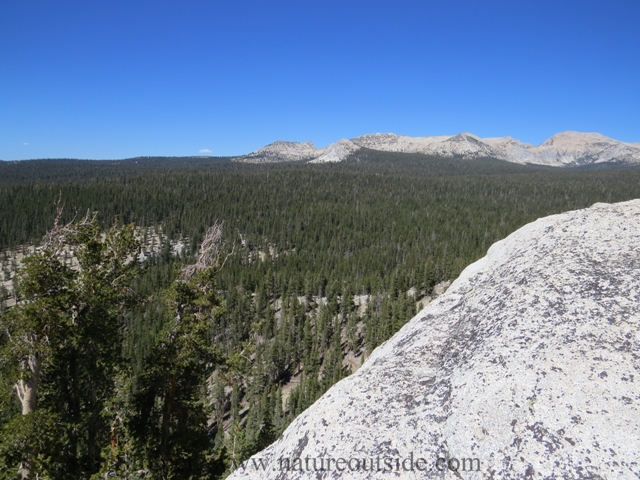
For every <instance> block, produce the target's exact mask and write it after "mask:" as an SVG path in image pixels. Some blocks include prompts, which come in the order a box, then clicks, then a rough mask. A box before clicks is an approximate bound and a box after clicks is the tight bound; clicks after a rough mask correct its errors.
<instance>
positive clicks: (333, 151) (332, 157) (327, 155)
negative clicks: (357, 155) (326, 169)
mask: <svg viewBox="0 0 640 480" xmlns="http://www.w3.org/2000/svg"><path fill="white" fill-rule="evenodd" d="M359 148H360V147H359V146H358V145H356V144H355V143H353V142H351V141H350V140H347V139H346V138H343V139H342V140H339V141H337V142H336V143H332V144H331V145H329V146H328V147H327V148H325V149H324V151H323V153H322V155H320V156H319V157H318V158H316V159H315V160H311V161H310V162H309V163H327V162H340V161H342V160H344V159H345V158H347V157H348V156H349V155H351V154H352V153H353V152H355V151H356V150H358V149H359Z"/></svg>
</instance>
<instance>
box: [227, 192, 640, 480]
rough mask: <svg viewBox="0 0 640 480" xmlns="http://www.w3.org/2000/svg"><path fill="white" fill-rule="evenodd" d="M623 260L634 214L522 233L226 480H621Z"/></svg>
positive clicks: (629, 319)
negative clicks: (331, 479)
mask: <svg viewBox="0 0 640 480" xmlns="http://www.w3.org/2000/svg"><path fill="white" fill-rule="evenodd" d="M638 245H640V200H633V201H630V202H625V203H620V204H612V205H609V204H595V205H594V206H593V207H591V208H588V209H585V210H578V211H573V212H567V213H563V214H560V215H553V216H550V217H545V218H541V219H539V220H537V221H535V222H533V223H530V224H528V225H526V226H524V227H522V228H521V229H519V230H517V231H516V232H514V233H513V234H511V235H510V236H509V237H507V238H506V239H504V240H502V241H500V242H497V243H496V244H494V245H493V246H492V247H491V248H490V249H489V251H488V253H487V255H486V256H485V257H484V258H482V259H481V260H479V261H477V262H476V263H474V264H472V265H470V266H469V267H467V268H466V269H465V270H464V271H463V272H462V274H461V275H460V277H459V278H458V279H457V280H456V281H455V282H454V283H453V284H452V285H451V286H450V287H449V289H448V290H447V292H446V293H445V294H443V295H442V296H441V297H439V298H438V299H437V300H435V301H434V302H432V303H431V304H430V305H428V306H427V307H426V308H425V309H423V310H422V311H421V312H420V313H419V314H418V315H416V316H415V317H414V318H413V319H412V320H411V321H410V322H409V323H408V324H406V325H405V326H404V327H403V328H402V329H401V330H400V331H399V332H398V333H397V334H396V335H395V336H393V337H392V338H391V339H390V340H388V341H387V342H385V343H384V344H383V345H381V346H380V347H378V348H377V349H376V350H375V351H374V352H373V353H372V354H371V356H370V357H369V358H368V359H367V360H366V362H365V363H364V365H363V366H362V367H361V368H360V369H359V370H358V371H357V372H356V373H354V374H353V375H351V376H350V377H348V378H346V379H344V380H342V381H341V382H339V383H337V384H336V385H334V386H333V387H332V388H331V389H330V390H329V391H328V392H327V393H325V394H324V395H323V396H322V397H321V398H320V399H319V400H318V401H317V402H316V403H315V404H314V405H312V406H311V407H310V408H309V409H308V410H306V411H305V412H303V413H302V414H301V415H300V416H299V417H298V418H297V419H296V420H295V421H294V422H293V423H292V424H291V425H290V426H289V428H287V430H286V431H285V432H284V433H283V435H282V436H281V438H280V439H279V440H278V441H277V442H275V443H274V444H273V445H271V446H270V447H268V448H267V449H266V450H264V451H262V452H260V453H259V454H257V455H256V456H255V457H253V459H252V460H250V461H248V462H246V463H245V464H244V468H239V469H238V470H236V472H235V473H234V474H233V475H232V477H230V478H232V479H241V478H242V479H245V478H254V479H258V478H260V479H279V480H284V479H287V480H295V479H301V478H314V479H320V478H349V479H364V478H387V477H388V478H407V479H410V478H411V479H413V478H451V479H454V478H455V479H459V478H464V479H479V478H484V479H521V478H531V479H533V478H541V479H555V478H567V479H578V478H602V479H606V478H610V479H637V478H638V477H639V476H640V463H639V462H640V459H639V458H638V453H637V452H638V445H639V440H638V439H640V415H639V414H638V408H639V405H640V389H639V388H638V382H640V329H639V327H640V253H639V251H640V249H638V248H637V246H638ZM307 458H308V459H309V460H305V459H307ZM329 458H331V459H334V460H333V464H331V463H330V462H329V460H328V459H329ZM419 458H422V459H424V462H418V461H417V459H419ZM258 459H260V460H261V461H262V462H263V463H262V465H266V467H265V469H262V468H260V467H259V464H258V463H256V462H257V460H258ZM295 459H298V461H296V460H295ZM320 459H322V462H323V463H322V464H320ZM340 459H345V460H344V461H343V462H339V460H340ZM354 459H356V460H354ZM376 459H382V460H378V464H377V467H376V463H375V462H376ZM408 459H411V461H409V460H408ZM252 462H253V463H252ZM363 462H364V463H363ZM339 464H340V466H341V467H342V469H343V471H339V469H338V465H339ZM331 465H332V466H331ZM389 465H390V470H386V472H382V471H380V470H378V468H382V469H383V470H384V469H386V468H387V467H388V466H389ZM327 466H329V468H327ZM411 466H413V468H411ZM318 467H323V468H324V471H322V470H320V469H319V468H318ZM353 467H356V468H353ZM396 467H397V468H396ZM365 468H366V470H365ZM371 468H373V471H372V470H371ZM420 470H423V471H420Z"/></svg>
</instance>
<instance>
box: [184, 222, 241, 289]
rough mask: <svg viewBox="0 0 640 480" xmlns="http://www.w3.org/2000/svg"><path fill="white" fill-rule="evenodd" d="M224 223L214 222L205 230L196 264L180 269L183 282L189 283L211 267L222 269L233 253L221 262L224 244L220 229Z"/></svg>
mask: <svg viewBox="0 0 640 480" xmlns="http://www.w3.org/2000/svg"><path fill="white" fill-rule="evenodd" d="M223 225H224V222H218V221H216V222H215V223H214V224H213V225H212V226H211V227H209V229H208V230H207V233H206V235H205V236H204V239H203V240H202V243H201V244H200V252H199V253H198V258H197V259H196V263H194V264H192V265H187V266H186V267H184V268H183V269H182V279H183V280H184V281H185V282H188V281H190V280H191V279H192V278H193V277H194V276H195V275H196V274H198V272H201V271H202V270H205V269H207V268H211V267H218V268H222V267H223V266H224V264H225V262H226V261H227V259H228V258H229V257H230V256H231V254H232V253H233V250H232V251H231V252H230V253H228V254H227V255H226V256H225V257H224V259H223V260H222V262H221V258H222V254H223V249H224V242H223V240H222V227H223Z"/></svg>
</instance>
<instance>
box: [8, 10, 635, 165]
mask: <svg viewBox="0 0 640 480" xmlns="http://www.w3.org/2000/svg"><path fill="white" fill-rule="evenodd" d="M638 25H640V1H638V0H627V1H616V0H609V1H589V0H580V1H578V0H576V1H563V0H553V1H548V0H526V1H525V0H522V1H520V0H504V1H491V0H482V1H480V0H474V1H471V0H460V1H457V0H440V1H427V0H419V1H408V0H395V1H393V2H392V1H384V2H383V1H377V0H341V1H333V0H331V1H327V0H315V1H310V0H309V1H307V0H227V1H215V0H180V1H178V0H172V1H168V0H133V1H132V0H126V1H125V0H73V1H69V0H0V159H3V160H14V159H26V158H52V157H73V158H95V159H104V158H125V157H132V156H139V155H198V154H199V152H200V150H205V149H206V150H210V151H211V152H212V153H211V154H214V155H237V154H244V153H248V152H251V151H253V150H255V149H257V148H259V147H261V146H263V145H265V144H267V143H270V142H272V141H274V140H292V141H306V140H312V141H313V142H314V143H315V144H316V145H317V146H319V147H322V146H325V145H327V144H329V143H332V142H334V141H336V140H339V139H340V138H343V137H345V138H351V137H355V136H358V135H362V134H364V133H375V132H394V133H398V134H404V135H412V136H422V135H447V134H449V135H451V134H456V133H459V132H462V131H467V132H472V133H475V134H477V135H480V136H483V137H485V136H504V135H510V136H512V137H515V138H518V139H520V140H523V141H526V142H529V143H533V144H539V143H541V142H542V141H544V140H545V139H546V138H548V137H549V136H551V135H553V134H554V133H556V132H559V131H563V130H578V131H597V132H600V133H603V134H605V135H608V136H611V137H613V138H616V139H619V140H623V141H631V142H640V27H638Z"/></svg>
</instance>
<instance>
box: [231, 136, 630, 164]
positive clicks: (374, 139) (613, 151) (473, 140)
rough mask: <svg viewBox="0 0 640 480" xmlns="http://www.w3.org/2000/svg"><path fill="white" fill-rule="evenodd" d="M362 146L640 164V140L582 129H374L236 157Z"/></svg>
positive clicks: (531, 160)
mask: <svg viewBox="0 0 640 480" xmlns="http://www.w3.org/2000/svg"><path fill="white" fill-rule="evenodd" d="M360 148H369V149H372V150H380V151H384V152H406V153H424V154H427V155H438V156H443V157H460V158H467V159H477V158H495V159H498V160H504V161H507V162H511V163H520V164H527V163H528V164H534V165H547V166H552V167H577V166H585V165H594V164H602V163H615V164H638V163H640V146H639V145H638V144H637V143H625V142H619V141H618V140H614V139H612V138H609V137H605V136H604V135H601V134H599V133H580V132H561V133H558V134H556V135H554V136H553V137H551V138H549V139H548V140H546V141H545V142H544V143H542V144H541V145H539V146H534V145H530V144H528V143H523V142H521V141H519V140H516V139H514V138H511V137H499V138H480V137H477V136H475V135H473V134H471V133H460V134H458V135H454V136H452V137H450V136H439V137H407V136H404V135H395V134H393V133H374V134H370V135H363V136H361V137H357V138H353V139H351V140H346V139H342V140H340V141H338V142H336V143H333V144H331V145H329V146H328V147H325V148H323V149H317V148H315V147H314V146H313V144H312V143H311V142H307V143H296V142H274V143H272V144H270V145H267V146H266V147H263V148H261V149H260V150H258V151H256V152H254V153H250V154H249V155H245V156H244V157H239V158H238V159H236V160H237V161H243V162H253V163H256V162H279V161H280V162H284V161H287V162H289V161H295V160H310V159H313V160H312V161H313V162H316V163H322V162H340V161H342V160H344V159H345V158H347V157H348V156H349V155H350V154H352V153H353V152H355V151H357V150H358V149H360Z"/></svg>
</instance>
